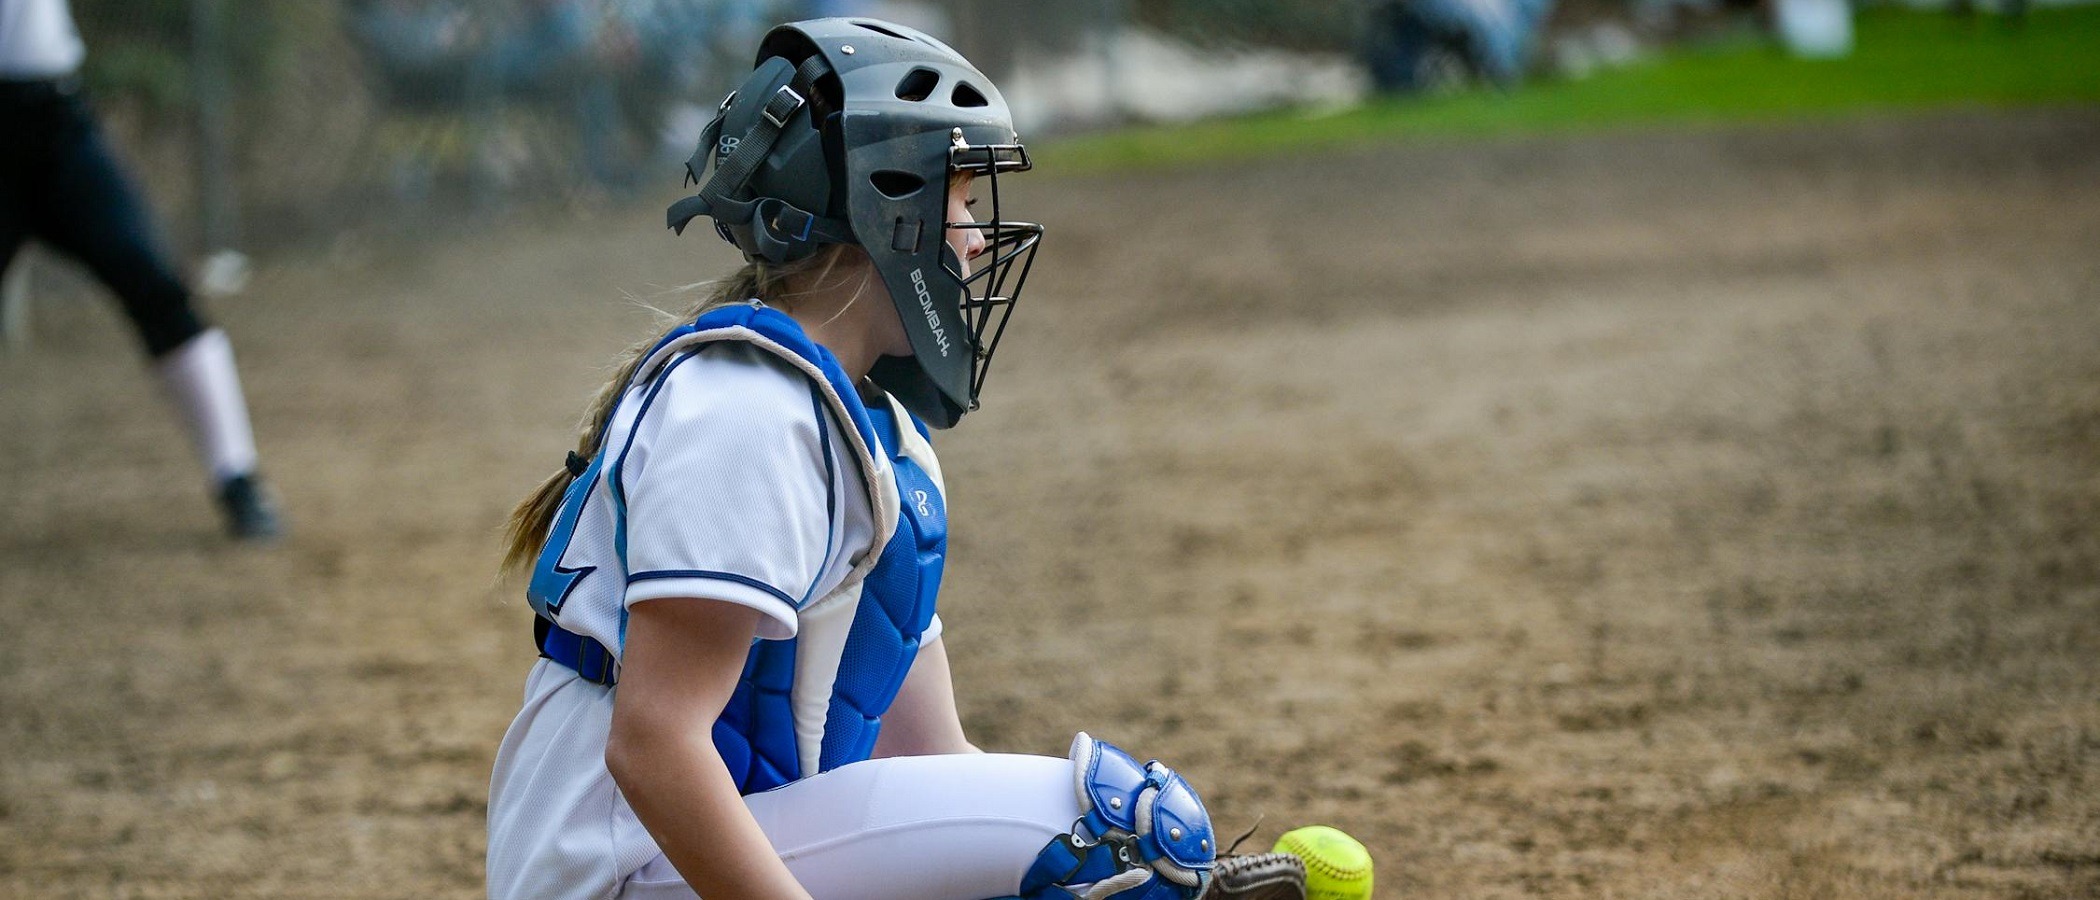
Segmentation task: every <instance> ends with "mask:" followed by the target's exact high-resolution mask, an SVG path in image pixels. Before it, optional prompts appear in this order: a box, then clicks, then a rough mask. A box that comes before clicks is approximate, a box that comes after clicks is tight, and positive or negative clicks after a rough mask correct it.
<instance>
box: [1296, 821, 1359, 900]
mask: <svg viewBox="0 0 2100 900" xmlns="http://www.w3.org/2000/svg"><path fill="white" fill-rule="evenodd" d="M1276 852H1278V853H1288V854H1290V855H1292V856H1295V857H1298V858H1299V859H1302V860H1304V861H1305V900H1369V898H1370V896H1371V851H1369V850H1365V849H1364V845H1363V844H1360V843H1357V840H1356V839H1355V838H1353V837H1350V836H1349V835H1347V834H1345V833H1343V831H1342V830H1341V829H1339V828H1330V827H1328V826H1326V825H1308V826H1306V827H1304V828H1300V829H1298V830H1296V831H1291V832H1287V833H1285V834H1284V836H1283V837H1280V838H1277V839H1276Z"/></svg>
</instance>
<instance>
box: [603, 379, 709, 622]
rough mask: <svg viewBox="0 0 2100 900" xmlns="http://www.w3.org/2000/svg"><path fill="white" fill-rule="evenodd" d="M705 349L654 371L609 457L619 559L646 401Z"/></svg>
mask: <svg viewBox="0 0 2100 900" xmlns="http://www.w3.org/2000/svg"><path fill="white" fill-rule="evenodd" d="M705 352H707V346H706V345H702V346H701V347H700V349H698V350H695V351H693V352H691V353H688V354H686V355H684V356H681V357H679V358H677V359H674V360H671V362H670V363H669V364H667V365H665V366H664V367H663V371H660V372H657V373H656V377H655V378H654V379H652V380H651V381H650V383H649V393H647V394H645V395H643V397H642V408H641V409H640V410H638V411H636V412H635V414H634V425H633V426H632V427H630V428H628V429H627V440H626V441H624V442H622V443H621V444H620V455H619V456H617V457H615V458H614V459H613V467H612V483H611V486H612V497H613V552H614V553H616V554H618V555H619V557H620V559H622V560H625V559H626V558H627V483H626V481H625V479H624V478H623V475H624V474H625V472H626V469H627V451H629V450H633V449H634V439H635V437H636V436H638V435H640V434H641V433H642V422H643V421H644V418H643V417H645V416H647V415H649V406H650V404H653V403H655V402H656V395H657V394H658V393H661V392H662V391H663V389H664V385H666V384H669V383H670V382H671V371H672V370H673V369H676V368H678V367H679V366H682V365H685V363H686V362H687V361H688V360H691V359H693V358H694V357H697V356H699V355H700V354H702V353H705ZM625 631H626V629H625V628H622V629H621V632H622V637H623V638H624V637H625ZM622 643H625V641H624V640H623V641H622Z"/></svg>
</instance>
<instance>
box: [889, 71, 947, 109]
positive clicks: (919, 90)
mask: <svg viewBox="0 0 2100 900" xmlns="http://www.w3.org/2000/svg"><path fill="white" fill-rule="evenodd" d="M940 86H941V73H939V72H936V71H934V70H932V69H913V70H911V71H910V72H909V73H907V74H906V75H905V76H904V78H903V80H901V81H898V82H897V99H899V100H910V101H912V102H914V103H916V102H918V101H920V100H924V99H926V98H928V97H931V96H933V89H934V88H937V87H940Z"/></svg>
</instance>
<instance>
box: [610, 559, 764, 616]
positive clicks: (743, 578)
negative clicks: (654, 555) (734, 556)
mask: <svg viewBox="0 0 2100 900" xmlns="http://www.w3.org/2000/svg"><path fill="white" fill-rule="evenodd" d="M670 578H705V579H709V580H712V581H728V582H733V583H736V584H741V585H743V586H745V587H752V588H757V589H759V590H761V591H765V592H766V595H767V596H769V597H772V598H774V599H776V600H779V601H780V602H782V603H785V604H787V605H788V609H790V610H800V609H801V608H802V607H801V606H799V605H797V604H796V603H795V598H793V597H790V596H788V592H786V591H783V590H781V589H779V588H777V587H774V586H772V585H770V584H767V583H765V582H763V581H760V580H758V579H756V578H752V577H750V576H748V575H738V574H737V573H735V572H713V571H709V570H707V569H650V570H649V571H647V572H636V573H634V574H632V575H629V576H627V583H628V584H633V583H635V582H637V581H663V580H666V579H670Z"/></svg>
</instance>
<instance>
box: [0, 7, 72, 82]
mask: <svg viewBox="0 0 2100 900" xmlns="http://www.w3.org/2000/svg"><path fill="white" fill-rule="evenodd" d="M85 58H87V46H86V45H85V44H82V43H81V42H80V30H79V29H78V28H75V27H74V25H73V11H72V10H71V9H70V8H68V7H67V6H66V0H0V78H15V79H31V78H59V77H63V76H66V75H71V74H73V72H74V70H76V69H79V68H80V61H81V60H83V59H85Z"/></svg>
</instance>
